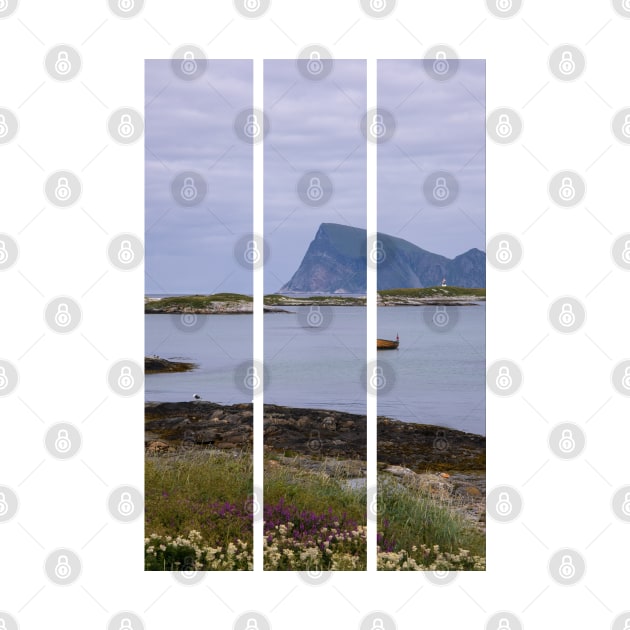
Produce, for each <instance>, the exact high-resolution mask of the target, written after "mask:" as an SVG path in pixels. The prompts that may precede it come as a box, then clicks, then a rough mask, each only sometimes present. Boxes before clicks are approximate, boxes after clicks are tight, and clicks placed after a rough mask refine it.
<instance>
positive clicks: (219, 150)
mask: <svg viewBox="0 0 630 630" xmlns="http://www.w3.org/2000/svg"><path fill="white" fill-rule="evenodd" d="M145 79H146V82H145V126H146V127H145V143H146V148H147V151H146V166H145V168H146V171H145V177H146V178H145V187H146V202H145V203H146V215H145V221H146V223H145V234H146V236H145V247H146V272H147V277H146V292H147V293H216V292H219V291H235V292H239V293H251V292H252V280H251V272H249V271H248V270H246V269H245V268H243V267H242V266H240V265H238V264H237V263H236V261H235V259H234V256H233V248H234V244H235V243H236V241H237V240H238V239H239V237H241V236H242V235H243V234H245V233H248V232H251V230H252V145H251V144H246V143H244V142H242V141H241V140H239V139H238V138H237V137H236V135H235V133H234V120H235V118H236V116H237V115H238V114H239V112H241V111H242V110H244V109H246V108H250V107H252V95H253V93H252V62H251V61H248V60H221V61H209V62H208V64H207V67H206V71H205V73H204V74H203V75H202V76H199V77H198V78H195V79H193V80H184V79H181V78H179V77H178V76H176V75H175V74H174V72H173V69H172V65H171V60H170V59H169V60H148V61H147V62H146V67H145ZM189 170H190V171H196V172H198V173H200V174H201V175H202V176H203V178H204V179H205V180H206V182H207V191H208V192H207V194H206V196H205V199H204V200H203V201H202V202H201V203H200V204H198V205H195V206H191V207H185V206H182V205H180V204H178V203H177V202H176V201H175V200H174V199H173V196H172V193H171V183H172V181H173V179H174V178H175V177H176V176H177V175H178V174H179V173H181V172H183V171H189Z"/></svg>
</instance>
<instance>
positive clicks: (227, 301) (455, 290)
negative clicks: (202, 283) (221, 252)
mask: <svg viewBox="0 0 630 630" xmlns="http://www.w3.org/2000/svg"><path fill="white" fill-rule="evenodd" d="M485 299H486V297H485V289H464V288H461V287H430V288H425V289H392V290H383V291H378V292H377V306H474V305H476V304H477V303H478V302H483V301H485ZM263 304H264V306H263V311H264V312H265V313H292V312H293V311H290V310H286V307H292V306H365V305H366V298H365V296H349V295H343V294H339V295H335V294H332V295H310V296H304V295H299V294H293V295H291V294H289V295H281V294H276V293H274V294H270V295H266V296H265V297H264V300H263ZM253 311H254V304H253V301H252V298H251V297H250V296H247V295H239V294H238V293H229V294H216V295H193V296H180V297H164V298H155V297H146V298H145V302H144V312H145V314H147V315H151V314H167V315H173V314H180V315H187V314H189V315H225V314H236V315H241V314H252V313H253Z"/></svg>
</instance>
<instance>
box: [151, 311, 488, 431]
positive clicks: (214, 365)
mask: <svg viewBox="0 0 630 630" xmlns="http://www.w3.org/2000/svg"><path fill="white" fill-rule="evenodd" d="M309 309H310V307H291V310H292V311H294V312H293V313H290V314H289V313H269V314H266V315H265V319H264V321H265V339H264V343H265V367H266V388H265V402H267V403H273V404H279V405H287V406H295V407H299V406H303V407H319V408H328V409H338V410H340V411H347V412H351V413H365V412H366V396H367V392H366V388H365V386H364V382H365V373H366V368H365V355H366V349H365V309H364V308H362V307H329V308H328V309H326V310H324V309H323V310H322V314H323V316H324V320H323V324H322V325H321V326H320V327H312V328H310V327H308V326H305V325H304V322H305V321H306V316H307V314H308V312H309ZM444 313H446V314H448V317H449V325H447V326H443V327H442V328H440V327H439V326H436V325H435V324H434V323H433V324H432V323H431V322H432V321H433V315H436V307H428V306H408V307H380V308H379V309H378V335H379V337H383V338H387V339H394V338H395V337H396V334H398V335H399V336H400V348H399V349H398V350H391V351H380V352H379V353H378V359H379V366H380V367H382V368H383V374H384V375H385V376H386V377H387V382H388V385H386V386H385V387H383V388H382V390H380V391H379V396H378V413H379V415H386V416H390V417H392V418H397V419H399V420H404V421H408V422H422V423H430V424H437V425H440V426H445V427H451V428H456V429H461V430H465V431H469V432H471V433H479V434H485V304H484V303H480V304H479V305H477V306H463V307H457V306H449V307H446V308H445V309H443V310H442V311H441V312H437V320H436V321H438V323H439V322H443V320H444ZM453 322H456V323H455V325H453ZM449 326H452V327H449ZM182 328H184V329H185V328H186V327H182V325H181V318H180V316H179V315H146V316H145V339H146V354H148V355H150V354H158V355H159V356H161V357H164V358H167V359H181V360H189V361H193V362H195V363H197V364H198V365H199V369H198V370H195V371H193V372H185V373H175V374H150V375H147V376H146V394H145V395H146V399H147V400H156V401H181V400H191V399H192V398H193V395H194V394H199V395H200V396H202V398H203V399H204V400H212V401H214V402H218V403H222V404H231V403H237V402H250V401H251V395H248V393H247V390H246V389H244V388H243V387H242V374H243V367H242V366H243V365H244V364H247V363H248V362H250V360H251V354H252V353H251V347H252V317H251V316H250V315H198V316H197V324H196V327H193V329H192V330H188V329H185V330H182ZM439 331H442V332H439ZM239 366H240V369H239ZM235 374H238V375H239V378H235Z"/></svg>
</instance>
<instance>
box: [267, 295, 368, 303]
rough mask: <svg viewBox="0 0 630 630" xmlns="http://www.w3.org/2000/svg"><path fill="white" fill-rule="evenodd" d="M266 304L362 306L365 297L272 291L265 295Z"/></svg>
mask: <svg viewBox="0 0 630 630" xmlns="http://www.w3.org/2000/svg"><path fill="white" fill-rule="evenodd" d="M264 303H265V306H283V305H285V304H287V303H289V304H298V305H299V304H304V305H305V306H308V305H309V304H327V305H330V306H335V305H340V306H348V305H352V306H355V305H356V306H361V305H364V304H365V298H360V297H351V296H343V295H313V296H312V297H299V296H293V295H279V294H277V293H270V294H269V295H265V298H264Z"/></svg>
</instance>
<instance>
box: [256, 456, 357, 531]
mask: <svg viewBox="0 0 630 630" xmlns="http://www.w3.org/2000/svg"><path fill="white" fill-rule="evenodd" d="M365 496H366V495H365V491H364V490H352V489H349V488H345V487H343V486H340V485H339V482H338V481H335V480H334V479H331V478H329V477H326V476H325V475H321V474H317V473H312V472H303V473H300V472H296V471H295V470H293V469H290V468H287V467H285V466H278V467H274V468H269V469H267V468H266V469H265V503H269V504H276V503H278V502H280V500H284V502H285V503H287V504H290V505H292V506H295V507H296V508H297V509H298V510H300V511H302V510H309V511H312V512H316V513H325V512H328V510H332V512H333V514H339V515H340V514H343V513H344V512H345V513H346V515H347V516H348V518H350V519H353V520H356V521H357V522H359V523H365V520H366V504H365Z"/></svg>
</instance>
